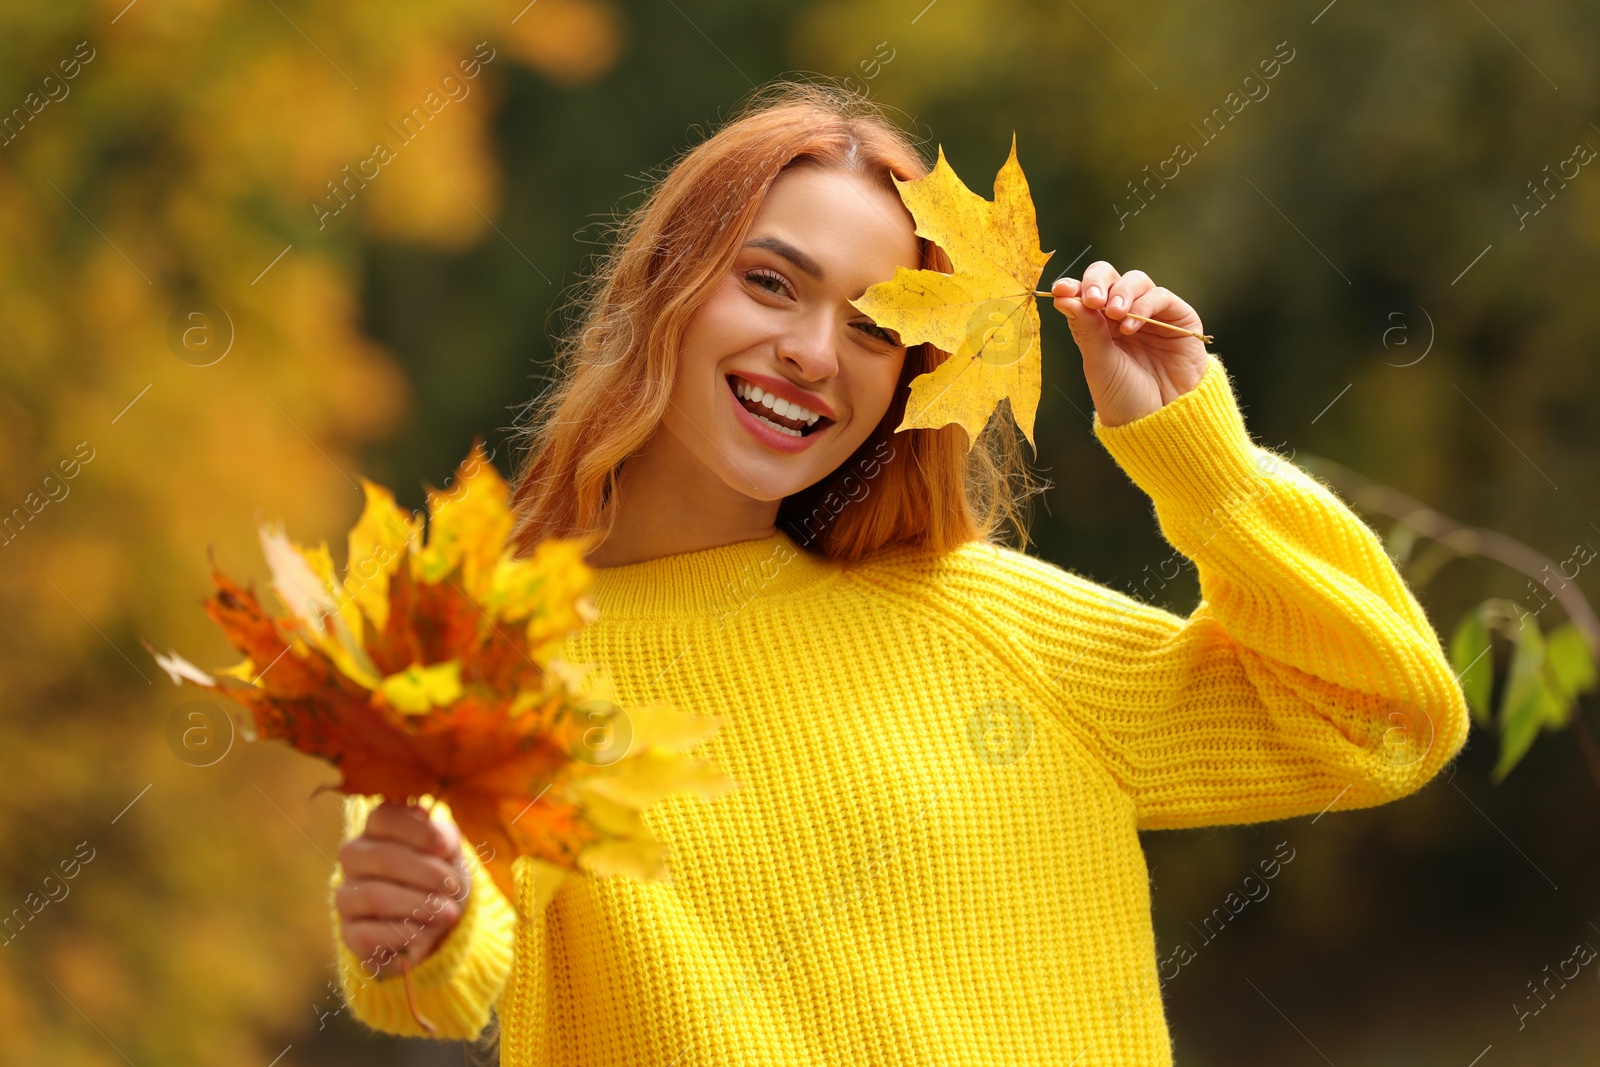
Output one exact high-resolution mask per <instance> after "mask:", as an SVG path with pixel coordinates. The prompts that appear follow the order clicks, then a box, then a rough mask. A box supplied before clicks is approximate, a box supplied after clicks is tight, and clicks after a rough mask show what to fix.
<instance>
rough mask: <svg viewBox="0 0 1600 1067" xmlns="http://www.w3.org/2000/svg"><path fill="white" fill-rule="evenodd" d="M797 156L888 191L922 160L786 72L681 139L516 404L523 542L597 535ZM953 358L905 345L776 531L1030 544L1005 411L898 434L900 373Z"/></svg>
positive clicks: (854, 544) (859, 101)
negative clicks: (891, 383)
mask: <svg viewBox="0 0 1600 1067" xmlns="http://www.w3.org/2000/svg"><path fill="white" fill-rule="evenodd" d="M796 166H816V167H827V168H837V169H841V170H847V171H852V172H855V173H858V174H862V175H865V176H867V177H869V178H871V179H873V180H876V181H879V182H881V184H882V185H883V186H884V187H886V188H887V189H889V190H890V191H891V192H894V191H895V190H894V183H893V181H892V180H891V178H899V179H900V180H902V181H909V180H911V179H914V178H920V177H923V176H924V175H925V174H927V173H928V171H929V170H930V169H931V168H930V167H929V165H928V163H927V161H926V160H925V159H924V158H923V157H922V155H921V154H920V153H919V151H918V149H917V146H916V144H915V143H914V142H913V141H911V140H910V138H908V137H907V135H906V134H905V133H904V132H903V131H902V130H901V129H900V128H898V127H897V126H895V125H894V124H893V123H892V122H890V121H889V120H887V119H886V118H884V117H883V115H882V114H881V112H879V111H878V109H877V108H876V107H874V106H872V105H870V104H869V103H868V102H867V101H866V100H865V99H864V98H863V97H861V96H859V95H857V94H853V93H849V92H846V91H844V90H842V89H836V88H833V87H831V86H822V85H812V84H802V83H794V82H779V83H777V84H776V85H773V86H769V87H767V88H766V89H764V90H759V91H757V93H756V94H754V96H752V98H751V99H750V100H749V102H748V103H747V104H746V105H745V107H744V108H743V110H742V111H741V112H740V113H739V114H738V115H737V116H735V118H734V119H733V120H731V121H729V122H728V123H727V124H726V125H724V126H723V127H722V128H721V129H720V130H718V131H717V132H716V133H715V134H714V135H712V136H711V137H709V138H707V139H706V140H704V141H702V142H701V143H700V144H698V145H696V146H695V147H693V148H691V149H690V150H688V151H687V152H685V153H684V154H683V155H682V156H681V157H680V158H679V159H678V160H677V162H676V163H675V164H674V165H673V166H672V167H671V169H670V170H669V171H668V172H667V174H666V176H665V177H664V178H663V179H662V180H661V181H660V182H658V183H657V184H656V185H655V186H654V188H653V189H652V190H651V191H650V193H649V194H648V196H647V197H646V198H645V200H644V201H643V202H642V203H641V204H640V205H639V206H638V207H637V208H635V209H634V210H633V211H632V212H630V213H629V214H628V215H627V216H626V217H625V218H624V219H623V220H622V221H621V223H620V224H619V225H618V226H617V230H616V235H615V239H614V242H613V244H612V246H611V249H610V251H609V252H608V253H607V254H606V255H605V257H604V258H603V259H602V260H601V262H600V264H599V268H598V270H597V271H596V272H595V273H594V275H593V276H592V277H591V278H590V279H589V281H588V284H587V285H586V286H585V287H584V289H583V290H582V291H581V292H580V295H579V297H578V299H577V302H576V311H577V314H576V317H575V319H574V324H573V326H572V328H571V329H570V330H569V331H568V332H567V334H566V335H565V336H564V337H563V338H562V340H561V342H560V344H559V346H558V350H557V355H558V367H559V368H560V369H559V374H558V377H557V380H556V382H555V383H554V385H553V386H552V387H551V388H550V389H549V390H547V391H546V393H545V394H544V395H542V396H540V397H537V398H535V399H534V400H533V401H530V402H529V403H528V405H526V407H525V411H524V418H523V425H522V426H520V427H518V428H517V431H516V433H517V437H518V442H519V444H521V446H522V447H523V448H524V449H525V460H524V462H523V463H522V464H521V469H520V472H519V473H518V475H517V477H516V479H515V488H514V489H513V491H512V496H511V510H512V513H513V514H514V515H516V517H517V524H516V528H515V530H514V532H513V535H512V538H513V543H514V545H515V547H516V550H517V551H519V552H521V553H527V552H530V551H531V550H532V548H533V546H534V545H535V544H537V543H538V542H539V541H540V540H542V539H544V538H546V537H578V536H584V535H589V534H598V535H599V538H600V540H603V539H604V538H605V536H607V535H609V533H610V531H611V527H612V524H613V523H614V522H615V519H616V513H615V506H614V501H615V499H616V486H617V482H618V478H619V476H620V473H621V470H622V465H623V463H624V462H625V461H626V460H627V458H628V456H630V455H631V454H633V453H634V452H636V451H638V450H639V449H640V448H641V447H642V446H643V445H644V444H645V443H646V442H647V441H648V440H649V439H650V437H651V435H652V434H653V433H654V432H655V430H656V428H657V426H658V425H659V424H660V422H661V418H662V415H663V414H664V412H665V411H666V410H667V407H668V400H669V398H670V396H671V394H672V388H673V382H674V379H675V378H676V375H677V367H678V351H679V347H680V345H681V343H682V339H683V336H684V331H685V329H686V327H687V326H688V323H689V319H690V316H692V315H693V314H694V312H695V309H696V308H698V307H699V306H700V303H701V302H702V301H703V300H704V299H705V298H706V297H707V296H708V295H709V294H710V292H711V290H712V289H713V288H714V287H715V286H716V285H717V283H718V282H719V281H720V280H721V278H722V277H723V275H724V274H726V273H727V271H728V270H729V269H730V268H731V267H732V264H733V260H734V257H735V255H736V254H737V252H738V249H739V246H740V244H741V243H742V242H743V240H744V235H745V233H746V231H747V230H748V229H749V227H750V224H751V222H752V220H753V219H754V218H755V215H756V211H757V210H758V208H759V207H760V206H761V201H762V199H763V197H764V196H765V195H766V192H767V189H768V188H769V187H770V186H771V185H772V182H773V181H774V179H776V178H777V176H778V175H779V174H780V173H781V172H782V171H784V170H785V169H787V168H790V167H796ZM897 195H898V194H897ZM918 244H919V247H920V250H921V263H922V266H923V267H924V268H926V269H931V270H939V271H945V272H948V271H949V270H950V269H951V268H950V263H949V260H948V259H947V258H946V256H945V255H944V253H943V252H942V251H941V250H940V249H939V248H938V247H937V246H936V245H933V244H931V243H930V242H928V241H926V240H924V239H922V238H918ZM947 358H949V357H948V353H945V352H943V351H941V350H939V349H936V348H933V347H932V346H930V345H926V344H922V345H916V346H913V347H911V348H909V349H908V350H907V352H906V360H905V367H904V369H903V371H902V373H901V377H900V383H899V385H898V386H897V388H896V390H895V397H894V400H893V401H892V402H891V403H890V405H889V410H888V411H887V412H886V413H885V415H884V417H883V419H882V421H881V422H880V423H879V424H878V426H877V427H876V428H875V429H874V430H873V432H872V434H871V435H870V436H868V438H867V439H866V441H864V442H863V443H862V444H861V446H860V447H859V448H858V449H857V450H856V452H855V453H853V454H852V455H851V457H850V458H849V459H848V460H846V461H845V462H844V463H842V464H840V466H839V467H838V468H837V469H836V470H835V471H833V472H832V473H831V474H830V475H829V476H828V477H826V478H823V479H822V480H821V481H819V482H818V483H817V484H815V485H813V486H811V487H809V488H807V489H805V490H803V491H801V492H799V493H796V494H794V495H792V496H789V497H786V498H785V499H784V500H783V501H782V503H781V504H780V505H779V509H778V520H777V525H778V527H779V528H780V529H783V530H785V531H786V532H788V533H789V534H790V535H791V536H793V537H794V539H795V540H796V542H797V543H799V544H802V545H804V546H806V547H807V548H809V549H810V550H812V551H814V552H817V553H819V554H821V555H824V556H827V557H830V558H835V559H845V560H859V559H862V558H864V557H866V556H868V555H870V554H871V553H873V552H875V551H877V550H878V549H880V548H883V547H885V546H888V545H915V546H918V547H922V548H926V549H928V550H931V551H933V552H938V553H942V552H945V551H948V550H949V549H951V548H954V547H956V546H957V545H960V544H963V543H965V542H967V541H971V540H976V539H982V540H986V541H992V540H995V539H996V538H995V534H996V531H997V530H998V529H999V527H1000V526H1001V524H1002V523H1003V522H1005V521H1007V520H1009V522H1010V523H1011V525H1012V526H1013V527H1014V528H1015V530H1016V532H1017V533H1018V534H1019V536H1020V537H1021V539H1022V542H1023V543H1025V542H1026V539H1027V531H1026V525H1025V520H1024V517H1023V516H1022V514H1021V512H1022V504H1023V502H1024V501H1025V500H1026V499H1027V496H1028V495H1030V494H1031V493H1032V492H1035V491H1037V487H1036V486H1035V485H1034V484H1033V482H1032V480H1031V478H1030V477H1029V474H1028V466H1027V463H1026V459H1025V457H1024V456H1023V454H1022V450H1021V447H1020V444H1019V441H1018V435H1017V432H1016V429H1015V425H1014V424H1013V423H1012V422H1011V421H1010V420H1009V419H997V420H993V421H991V422H990V424H989V426H988V428H987V429H986V430H985V431H984V433H983V434H981V435H980V436H979V439H978V442H977V444H976V445H974V446H973V448H972V449H971V451H970V452H969V451H968V450H967V447H966V446H967V441H966V434H965V431H963V430H962V429H961V427H959V426H956V425H948V426H944V427H942V428H940V429H937V430H927V429H915V430H904V431H901V432H899V433H896V432H894V428H895V426H897V425H899V423H900V421H901V419H902V418H903V417H904V414H905V404H906V399H907V396H908V395H909V390H910V382H911V380H912V379H913V378H915V377H916V376H917V375H919V374H923V373H926V372H928V371H931V370H933V369H934V367H936V366H938V365H939V364H940V363H941V362H943V361H944V360H945V359H947ZM852 484H853V485H854V486H855V488H852Z"/></svg>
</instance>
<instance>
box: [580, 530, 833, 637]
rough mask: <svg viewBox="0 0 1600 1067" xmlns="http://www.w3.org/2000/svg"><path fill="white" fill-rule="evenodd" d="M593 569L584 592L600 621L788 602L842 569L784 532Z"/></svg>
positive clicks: (729, 611)
mask: <svg viewBox="0 0 1600 1067" xmlns="http://www.w3.org/2000/svg"><path fill="white" fill-rule="evenodd" d="M592 569H593V573H594V580H593V583H592V584H591V586H590V593H591V595H592V596H593V598H594V603H595V607H596V608H598V609H599V612H600V618H601V619H602V620H604V619H608V618H628V617H639V616H658V617H665V616H670V617H685V616H702V615H703V616H711V617H719V618H720V617H724V616H727V615H731V614H732V613H734V612H737V611H740V610H742V609H744V608H747V607H749V606H751V605H752V604H753V603H755V602H757V601H761V600H768V599H772V598H777V599H778V600H779V602H784V603H793V601H792V600H791V599H790V598H791V597H793V596H794V595H796V594H800V593H802V592H805V591H808V590H811V589H812V587H814V586H816V585H818V584H820V583H822V582H825V581H828V580H830V579H832V578H835V577H837V576H838V574H839V573H840V568H839V566H838V565H837V564H836V563H834V562H833V561H831V560H829V559H827V558H826V557H823V556H819V555H817V554H815V553H813V552H810V551H808V550H806V549H803V548H801V547H800V546H799V544H798V543H797V542H796V541H795V540H794V539H793V538H792V537H791V536H789V534H787V533H785V532H784V531H782V530H779V531H778V532H777V533H774V534H772V535H771V536H769V537H759V538H755V539H753V540H748V541H735V542H733V543H731V544H726V545H716V546H714V547H712V548H701V549H695V550H694V551H692V552H679V553H675V554H673V555H670V556H660V557H657V558H656V559H648V560H644V561H642V562H639V563H625V564H622V565H621V566H617V567H594V568H592Z"/></svg>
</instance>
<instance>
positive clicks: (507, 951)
mask: <svg viewBox="0 0 1600 1067" xmlns="http://www.w3.org/2000/svg"><path fill="white" fill-rule="evenodd" d="M381 800H382V798H381V797H375V796H351V797H346V798H345V807H344V821H345V829H344V836H345V838H346V839H347V840H348V839H349V838H351V837H356V836H359V835H360V834H361V832H362V831H363V830H364V829H365V827H366V823H367V814H368V813H369V812H370V811H371V810H372V809H373V808H375V807H376V806H377V805H378V804H379V803H380V802H381ZM434 810H435V811H436V812H438V811H442V812H443V813H444V815H445V817H446V818H448V817H449V808H448V807H447V806H446V805H445V804H444V802H443V801H440V802H438V803H437V804H435V805H434ZM436 817H437V816H436ZM461 852H462V856H463V857H464V858H465V860H466V863H467V870H468V875H469V877H470V879H471V886H472V888H471V890H470V891H469V892H468V894H467V903H466V907H465V908H464V909H463V911H462V915H461V918H460V919H459V920H458V921H457V923H456V925H455V927H454V928H453V929H451V931H450V932H449V933H448V934H446V935H445V937H444V939H443V940H442V941H440V942H439V944H438V945H436V946H435V947H434V950H433V952H432V954H430V955H429V956H428V958H427V959H425V960H423V961H422V963H421V964H419V965H418V966H416V967H415V968H414V969H413V970H412V972H411V982H412V988H413V989H414V990H415V992H416V997H417V1007H418V1008H419V1009H420V1010H421V1012H422V1014H423V1015H424V1016H425V1017H426V1018H427V1019H428V1020H430V1021H431V1022H433V1023H434V1024H435V1025H436V1026H438V1028H439V1032H438V1033H437V1034H435V1035H431V1036H435V1037H439V1038H459V1039H463V1040H471V1039H473V1038H476V1037H477V1036H478V1034H479V1033H481V1032H482V1031H483V1028H484V1026H486V1025H487V1024H488V1021H489V1008H490V1007H491V1006H492V1005H493V1004H494V1003H495V1002H496V1001H498V1000H499V998H500V993H501V990H502V989H503V988H504V986H505V983H506V978H507V976H508V975H509V974H510V972H511V963H512V952H513V947H514V934H515V928H516V915H515V912H514V911H513V910H512V908H511V904H510V903H509V902H508V901H507V900H506V898H505V896H504V894H502V893H501V892H500V889H499V887H498V886H496V885H495V884H494V879H492V878H490V877H489V874H488V872H487V871H486V870H485V869H484V868H483V866H482V865H481V864H480V863H479V861H478V857H477V855H476V854H475V853H474V852H473V851H472V850H471V849H470V848H467V847H466V845H465V843H464V842H463V845H462V850H461ZM343 882H344V870H343V868H342V867H341V866H339V865H337V864H336V865H335V869H334V874H333V878H332V882H331V888H332V889H333V890H334V891H337V890H338V888H339V886H340V885H341V884H343ZM330 897H331V894H330ZM329 906H330V908H332V902H331V899H330V904H329ZM333 931H334V943H335V952H336V954H337V959H338V965H339V982H340V986H341V990H342V992H343V994H344V999H345V1003H347V1004H348V1005H349V1006H350V1010H351V1014H353V1015H354V1016H355V1017H356V1018H357V1019H360V1020H361V1021H362V1022H364V1023H366V1024H367V1025H368V1026H370V1027H372V1028H373V1029H375V1030H383V1031H385V1032H387V1033H391V1034H403V1035H406V1036H413V1037H428V1036H430V1035H429V1034H428V1032H427V1031H426V1030H424V1029H423V1028H422V1027H421V1025H420V1024H418V1023H417V1021H416V1019H414V1018H413V1017H412V1015H411V1009H410V1007H409V1006H408V1005H407V1003H406V991H405V983H404V980H403V978H402V977H401V976H400V975H398V974H396V975H393V976H390V977H385V978H376V977H374V976H375V975H376V973H377V963H376V961H373V960H363V959H361V958H360V957H359V956H357V955H356V954H355V952H354V951H353V950H352V949H351V948H350V946H349V945H347V944H345V940H344V937H343V936H341V934H340V927H339V916H338V912H337V911H336V910H335V911H333Z"/></svg>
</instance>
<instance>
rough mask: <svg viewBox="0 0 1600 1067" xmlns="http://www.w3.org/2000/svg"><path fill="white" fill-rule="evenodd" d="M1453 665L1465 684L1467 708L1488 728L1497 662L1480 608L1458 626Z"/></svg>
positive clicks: (1452, 640)
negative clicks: (1490, 697) (1490, 698)
mask: <svg viewBox="0 0 1600 1067" xmlns="http://www.w3.org/2000/svg"><path fill="white" fill-rule="evenodd" d="M1450 664H1451V666H1452V667H1454V668H1455V672H1456V676H1457V677H1458V678H1459V679H1460V680H1461V690H1462V692H1464V693H1465V694H1466V697H1467V707H1469V708H1471V709H1472V718H1473V721H1474V722H1476V723H1477V724H1478V725H1479V726H1488V725H1489V720H1490V712H1491V709H1490V707H1489V695H1490V693H1491V692H1492V691H1493V689H1494V659H1493V657H1491V656H1490V655H1489V626H1488V624H1487V623H1486V622H1485V621H1484V609H1483V606H1482V605H1480V606H1479V607H1477V608H1474V609H1473V610H1472V611H1471V612H1470V613H1469V614H1468V615H1467V616H1466V617H1465V618H1463V619H1462V620H1461V621H1460V622H1459V623H1457V624H1456V632H1455V634H1454V635H1453V636H1452V637H1451V638H1450Z"/></svg>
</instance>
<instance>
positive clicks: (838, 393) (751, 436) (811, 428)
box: [663, 167, 920, 500]
mask: <svg viewBox="0 0 1600 1067" xmlns="http://www.w3.org/2000/svg"><path fill="white" fill-rule="evenodd" d="M919 265H920V264H919V262H918V245H917V239H916V235H915V232H914V223H913V220H912V218H911V216H910V214H909V213H908V212H907V211H906V209H905V206H904V205H903V204H902V203H901V201H900V198H899V197H898V196H897V195H895V193H894V192H893V191H891V190H888V189H885V188H882V187H880V186H878V185H876V184H873V183H872V182H871V181H869V180H867V179H865V178H862V177H860V176H859V175H855V174H851V173H848V172H846V171H840V170H823V169H818V168H814V167H799V168H796V169H793V170H789V171H785V172H784V173H783V174H781V175H779V176H778V178H777V180H776V181H774V182H773V184H772V186H771V188H770V189H769V190H768V192H767V195H766V197H765V199H763V200H762V202H761V207H760V209H759V211H758V212H757V214H756V217H755V220H754V221H753V222H752V224H751V226H750V231H749V233H748V234H746V236H745V240H744V244H743V246H742V247H741V248H740V249H739V253H738V257H737V258H736V259H735V260H734V262H733V267H732V269H730V270H729V271H728V273H727V275H726V276H724V277H723V278H722V280H721V281H720V282H718V283H717V285H716V288H715V289H713V290H712V292H711V294H710V295H709V296H708V297H707V298H706V299H705V301H704V303H702V304H701V305H700V307H699V308H698V309H697V310H696V311H695V313H694V315H693V317H692V318H691V319H690V322H689V326H688V330H687V332H686V333H685V336H684V340H683V348H682V352H681V353H680V356H679V364H678V377H677V381H676V383H675V385H674V386H673V391H672V405H671V407H669V408H668V410H667V414H666V417H665V418H664V419H663V423H664V425H665V427H666V428H667V429H668V430H669V431H670V432H671V433H672V434H673V435H674V436H675V437H676V438H677V439H678V441H679V442H680V443H681V444H682V446H683V447H684V448H686V449H687V450H688V451H689V452H691V453H692V454H693V455H694V457H695V458H696V459H697V460H699V462H700V463H701V464H703V465H704V466H705V467H707V468H708V469H710V470H711V471H713V472H715V473H716V474H717V475H718V476H719V477H720V478H721V479H722V481H723V482H725V483H726V484H727V485H728V487H729V488H731V489H733V490H735V491H737V492H739V493H742V494H744V495H746V496H749V497H753V498H756V499H759V500H780V499H782V498H783V497H786V496H789V495H790V494H792V493H796V492H799V491H800V490H801V489H804V488H806V487H807V486H810V485H813V484H815V483H816V482H818V481H820V480H821V479H823V478H824V477H826V476H827V475H828V474H830V473H832V472H833V471H834V470H836V469H837V468H838V467H839V465H840V464H842V463H843V462H844V461H845V460H847V459H848V458H849V457H850V455H851V453H853V452H854V451H855V450H856V448H857V447H858V446H860V444H861V443H862V442H863V441H865V440H866V439H867V436H868V435H869V434H871V433H872V431H873V429H874V427H876V426H877V425H878V422H879V421H880V420H881V419H882V418H883V415H884V413H885V412H886V411H887V410H888V408H889V402H890V400H891V399H892V397H893V395H894V389H895V385H896V383H897V382H898V381H899V377H900V370H901V368H902V366H903V365H904V363H905V358H906V350H905V348H904V347H902V346H901V345H900V344H899V338H898V337H896V336H895V335H894V334H893V333H892V332H890V331H887V330H884V329H882V328H880V327H878V326H876V325H874V324H873V322H872V320H871V319H870V318H868V317H867V316H866V315H863V314H862V313H861V312H859V311H857V310H856V309H855V308H853V307H851V306H850V304H849V303H848V301H850V300H853V299H856V298H858V297H860V296H861V294H862V293H863V292H865V291H866V289H867V287H868V286H869V285H872V284H874V283H876V282H881V281H887V280H888V279H889V278H891V277H893V275H894V269H895V268H896V267H907V268H910V269H912V270H915V269H916V268H917V267H918V266H919ZM756 389H759V390H760V392H759V393H757V392H754V390H756Z"/></svg>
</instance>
